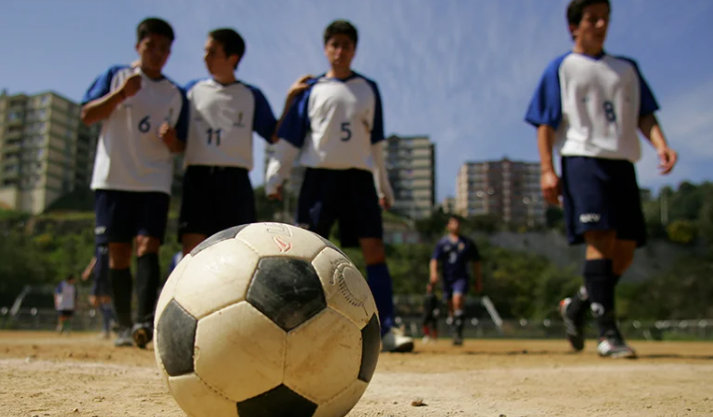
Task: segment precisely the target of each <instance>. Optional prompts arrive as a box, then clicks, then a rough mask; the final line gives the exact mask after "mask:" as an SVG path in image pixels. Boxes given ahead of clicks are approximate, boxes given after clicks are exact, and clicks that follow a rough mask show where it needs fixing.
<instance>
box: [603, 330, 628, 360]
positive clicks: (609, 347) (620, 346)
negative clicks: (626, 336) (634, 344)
mask: <svg viewBox="0 0 713 417" xmlns="http://www.w3.org/2000/svg"><path fill="white" fill-rule="evenodd" d="M597 353H598V354H599V356H601V357H603V358H632V359H633V358H636V352H635V351H634V349H632V348H631V347H629V345H627V344H626V343H625V342H624V340H623V339H622V338H621V336H619V335H618V334H616V333H613V332H611V333H609V334H608V335H606V336H605V337H603V338H601V339H600V340H599V345H598V346H597Z"/></svg>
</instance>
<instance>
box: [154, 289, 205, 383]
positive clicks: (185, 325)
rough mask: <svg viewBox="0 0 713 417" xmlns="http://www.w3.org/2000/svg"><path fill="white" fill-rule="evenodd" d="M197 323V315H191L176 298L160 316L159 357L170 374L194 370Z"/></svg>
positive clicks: (157, 342) (157, 331)
mask: <svg viewBox="0 0 713 417" xmlns="http://www.w3.org/2000/svg"><path fill="white" fill-rule="evenodd" d="M196 325H197V321H196V319H195V317H193V316H191V315H190V314H189V313H188V312H187V311H186V310H185V309H184V308H183V307H181V306H180V305H179V304H178V302H176V300H171V302H169V303H168V305H167V306H166V308H165V309H164V310H163V312H162V313H161V316H160V317H159V318H158V326H157V327H156V336H157V340H156V344H157V345H158V352H159V353H158V357H159V358H160V360H161V364H162V365H163V368H164V369H165V370H166V373H167V374H168V375H169V376H179V375H185V374H189V373H191V372H193V354H194V349H193V346H194V341H195V338H196Z"/></svg>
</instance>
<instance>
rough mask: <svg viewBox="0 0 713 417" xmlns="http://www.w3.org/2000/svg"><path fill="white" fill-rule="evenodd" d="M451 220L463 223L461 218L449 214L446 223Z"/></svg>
mask: <svg viewBox="0 0 713 417" xmlns="http://www.w3.org/2000/svg"><path fill="white" fill-rule="evenodd" d="M451 220H455V221H457V222H458V223H463V218H462V217H461V216H459V215H457V214H451V215H450V216H448V221H451Z"/></svg>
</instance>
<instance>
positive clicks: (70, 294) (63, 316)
mask: <svg viewBox="0 0 713 417" xmlns="http://www.w3.org/2000/svg"><path fill="white" fill-rule="evenodd" d="M77 296H78V292H77V287H76V286H75V285H74V275H69V276H68V277H67V279H65V280H63V281H62V282H60V283H59V284H58V285H57V287H56V288H55V290H54V307H55V309H56V310H57V313H59V322H58V323H57V332H58V333H59V334H67V335H68V334H69V332H70V330H71V329H72V317H73V316H74V310H75V309H76V308H77Z"/></svg>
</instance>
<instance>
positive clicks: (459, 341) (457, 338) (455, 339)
mask: <svg viewBox="0 0 713 417" xmlns="http://www.w3.org/2000/svg"><path fill="white" fill-rule="evenodd" d="M453 346H463V337H462V336H461V335H459V334H457V335H455V336H453Z"/></svg>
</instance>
